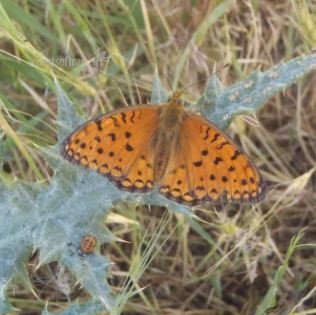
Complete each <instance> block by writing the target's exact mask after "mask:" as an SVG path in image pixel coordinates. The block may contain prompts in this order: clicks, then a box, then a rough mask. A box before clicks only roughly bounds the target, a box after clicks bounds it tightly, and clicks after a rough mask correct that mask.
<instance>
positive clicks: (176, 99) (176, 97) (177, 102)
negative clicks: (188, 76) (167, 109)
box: [168, 91, 183, 107]
mask: <svg viewBox="0 0 316 315" xmlns="http://www.w3.org/2000/svg"><path fill="white" fill-rule="evenodd" d="M181 95H182V92H181V91H176V92H174V93H173V95H172V97H171V98H170V100H169V102H168V103H169V104H170V105H173V106H175V107H177V106H181V107H182V105H183V104H182V101H181Z"/></svg>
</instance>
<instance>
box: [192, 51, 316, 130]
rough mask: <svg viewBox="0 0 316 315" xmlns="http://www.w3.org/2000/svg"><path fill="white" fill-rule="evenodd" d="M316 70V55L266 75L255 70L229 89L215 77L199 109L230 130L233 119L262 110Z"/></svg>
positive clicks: (297, 59)
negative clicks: (263, 106)
mask: <svg viewBox="0 0 316 315" xmlns="http://www.w3.org/2000/svg"><path fill="white" fill-rule="evenodd" d="M314 69H316V54H313V55H308V56H304V57H298V58H295V59H293V60H291V61H289V62H287V63H280V64H279V65H276V66H274V67H272V68H271V69H269V70H267V71H265V72H261V71H255V72H253V73H252V74H251V75H249V76H248V77H247V78H246V79H245V80H243V81H241V82H237V83H235V84H233V85H231V86H229V87H227V88H225V89H222V88H221V84H220V82H219V79H218V78H217V77H216V75H213V76H212V77H211V78H210V79H209V81H208V83H207V87H206V90H205V92H204V94H203V96H202V97H201V98H200V99H199V100H198V101H197V103H196V105H195V106H196V107H197V108H198V109H200V110H201V112H202V114H203V115H205V117H207V118H208V119H209V120H210V121H212V122H214V123H215V124H216V125H217V126H219V127H220V128H226V127H228V125H229V123H230V121H231V119H232V118H233V116H236V115H239V114H242V113H244V112H249V111H254V110H256V109H258V108H259V107H260V106H261V105H262V104H263V103H264V102H266V101H267V100H268V99H269V98H270V97H271V96H273V95H275V94H276V93H277V92H280V91H282V90H283V89H285V88H286V87H288V86H290V85H291V84H293V83H294V82H295V81H297V80H298V79H299V78H300V77H302V76H303V75H305V74H306V73H308V72H309V71H312V70H314ZM214 103H215V106H214Z"/></svg>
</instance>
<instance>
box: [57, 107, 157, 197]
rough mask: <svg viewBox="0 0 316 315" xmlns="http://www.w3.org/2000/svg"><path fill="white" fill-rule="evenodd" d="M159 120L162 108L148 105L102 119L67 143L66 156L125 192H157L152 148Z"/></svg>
mask: <svg viewBox="0 0 316 315" xmlns="http://www.w3.org/2000/svg"><path fill="white" fill-rule="evenodd" d="M158 119H159V113H158V107H156V106H147V105H144V106H142V105H140V106H135V107H131V108H127V109H124V110H121V111H117V112H113V113H111V114H108V115H103V116H100V117H98V118H96V119H94V120H91V121H89V122H88V123H86V124H85V125H83V126H81V127H79V128H78V129H77V130H76V131H75V132H73V133H72V134H71V135H70V136H69V137H68V138H67V139H66V140H65V141H64V144H63V149H62V155H63V156H64V157H65V158H66V159H67V160H69V161H71V162H74V163H77V164H81V165H83V166H85V167H87V168H90V169H94V170H97V171H98V172H99V173H101V174H102V175H105V176H107V177H108V178H109V179H110V180H111V181H112V182H113V183H114V184H115V185H116V186H118V187H120V188H122V189H125V190H130V191H139V192H145V191H148V190H150V189H152V188H153V154H152V152H151V151H150V149H149V145H150V139H151V137H152V134H153V132H154V131H155V129H156V128H157V125H158Z"/></svg>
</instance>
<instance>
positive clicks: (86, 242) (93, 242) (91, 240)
mask: <svg viewBox="0 0 316 315" xmlns="http://www.w3.org/2000/svg"><path fill="white" fill-rule="evenodd" d="M96 246H97V239H96V238H95V236H93V235H91V234H89V235H85V236H84V237H83V238H82V239H81V241H80V253H81V254H82V255H88V254H91V253H92V252H93V251H94V249H95V247H96Z"/></svg>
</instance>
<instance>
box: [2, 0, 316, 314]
mask: <svg viewBox="0 0 316 315" xmlns="http://www.w3.org/2000/svg"><path fill="white" fill-rule="evenodd" d="M58 2H59V1H54V2H53V3H52V5H51V7H50V6H47V7H46V6H44V4H40V2H36V1H31V0H29V1H18V2H17V3H19V4H20V8H22V7H24V9H23V10H24V11H25V12H28V14H29V15H28V17H32V18H33V20H30V19H29V20H28V23H26V22H23V20H22V19H20V20H19V18H18V17H16V16H14V12H9V16H10V17H11V18H12V20H15V23H16V25H17V26H18V27H19V28H21V30H22V32H24V34H25V36H26V38H27V40H28V41H29V43H31V44H32V45H33V47H34V50H36V51H38V52H41V53H42V54H44V55H45V56H47V57H48V58H51V57H53V56H63V55H71V56H78V58H89V56H90V58H91V56H93V50H94V49H96V48H97V47H98V46H99V47H101V48H106V49H107V51H108V52H109V53H110V56H111V58H112V61H111V63H110V64H109V65H108V68H107V70H108V73H109V76H108V77H105V76H104V74H99V75H94V76H91V77H90V78H85V77H84V76H80V75H76V74H73V73H71V74H67V72H69V71H71V70H72V69H69V68H68V69H65V71H62V70H60V69H55V74H56V75H57V76H58V77H59V79H60V81H61V82H63V84H64V87H65V89H66V90H67V91H68V93H69V94H70V95H71V97H72V99H73V100H74V101H75V103H76V104H77V105H78V107H80V108H81V111H84V112H86V113H88V115H89V116H90V115H91V116H93V115H96V114H97V113H99V112H102V111H105V110H109V109H112V108H116V107H120V106H122V104H124V102H126V103H138V102H140V101H145V100H146V99H148V98H149V95H150V86H151V82H152V77H153V73H154V68H155V65H156V64H157V65H158V70H159V72H160V74H161V76H162V79H163V82H164V84H165V86H166V87H167V88H169V89H170V91H171V89H172V88H176V87H182V86H186V85H188V84H191V83H194V82H197V81H199V80H201V79H204V78H207V77H208V76H209V75H210V73H211V72H212V70H213V67H214V65H215V64H216V65H217V69H219V70H218V73H219V77H220V78H221V80H222V81H223V83H224V84H225V85H229V84H232V83H234V82H235V81H237V80H240V79H242V78H243V77H245V76H246V75H248V74H250V73H251V72H252V71H253V70H255V69H258V68H259V67H260V68H261V69H268V68H270V67H271V66H273V65H275V64H277V63H279V62H280V61H282V60H288V59H290V58H293V57H295V56H299V55H303V54H306V53H308V52H309V50H310V49H311V48H312V47H315V46H316V35H315V34H316V32H315V29H316V17H315V12H316V2H315V1H304V0H300V1H299V0H292V1H288V0H283V1H272V0H271V1H268V0H263V1H246V0H245V1H236V2H233V1H231V2H230V1H188V0H185V1H153V2H152V1H140V2H136V1H135V3H136V4H135V8H134V11H132V5H126V2H123V1H106V2H104V1H98V0H95V1H89V2H88V1H76V2H71V1H64V2H63V3H64V4H63V5H62V2H61V3H60V5H61V6H62V7H63V10H61V15H59V14H57V10H58V8H59V7H58V4H57V3H58ZM7 3H8V2H7ZM47 3H48V2H47ZM105 3H106V4H105ZM130 3H132V1H131V2H130ZM192 3H194V4H192ZM217 5H221V6H222V7H220V9H221V10H223V12H225V11H226V12H227V14H224V15H223V16H220V17H219V18H217V17H216V16H215V15H214V8H215V7H216V6H217ZM73 6H74V7H73ZM5 7H6V8H7V9H8V8H9V7H10V5H9V4H7V5H6V6H5ZM43 13H45V14H43ZM312 13H313V15H312ZM58 21H60V22H62V23H61V24H60V23H59V22H58ZM23 23H25V24H26V25H25V24H23ZM74 25H76V27H74ZM78 25H79V26H78ZM83 30H85V32H83ZM45 31H48V32H49V34H51V36H52V38H48V35H47V34H45ZM0 48H1V50H2V55H1V59H0V62H1V63H2V67H1V69H2V70H1V73H0V80H1V81H2V84H1V90H0V92H1V94H2V95H5V97H6V99H7V100H8V102H7V103H6V104H5V105H6V107H5V110H4V111H2V113H3V115H4V117H5V118H6V120H7V122H8V123H9V125H10V126H11V128H12V129H13V130H14V131H13V132H14V134H15V135H16V139H14V138H12V137H11V138H9V139H7V140H6V141H5V145H6V146H7V147H8V148H9V152H11V159H10V160H9V161H7V162H6V163H5V164H4V172H6V173H7V176H18V177H20V178H23V179H25V180H27V181H34V180H39V179H41V178H44V179H49V178H50V176H51V172H50V171H49V170H47V166H46V163H45V161H44V159H43V157H42V156H41V154H40V152H39V151H38V150H36V146H37V145H40V146H42V145H50V144H53V143H54V141H55V140H54V139H55V138H56V136H55V128H54V127H52V126H53V124H52V123H53V122H54V121H55V117H56V99H55V96H54V94H53V93H52V91H51V90H47V89H46V85H45V83H44V81H45V82H48V79H47V76H46V75H45V69H44V68H41V69H39V70H35V69H34V73H30V72H29V70H27V69H26V68H25V69H24V68H23V67H25V65H17V64H16V63H15V62H14V61H15V60H16V58H22V59H23V60H26V61H29V59H28V57H27V55H26V53H25V48H24V50H23V47H22V48H21V46H19V45H18V44H17V43H16V42H14V41H12V40H5V41H2V43H1V44H0ZM4 51H6V52H8V53H9V54H10V56H9V57H8V56H5V54H4ZM33 56H34V54H33ZM5 58H6V59H5ZM7 59H9V62H7ZM227 64H228V65H229V67H224V66H225V65H227ZM42 76H43V77H44V78H45V79H44V80H43V79H42ZM171 82H173V83H172V84H171ZM48 85H49V83H48ZM26 86H27V87H28V88H26ZM315 86H316V77H315V73H312V74H310V75H308V76H306V77H305V78H304V79H302V80H300V82H298V83H297V84H296V85H295V86H293V87H291V88H288V89H287V90H286V91H284V93H282V94H279V95H277V96H275V97H273V98H271V99H270V100H269V102H268V103H267V104H265V106H263V107H262V109H261V110H260V112H258V113H257V120H258V121H259V122H260V125H259V126H257V127H255V126H251V125H249V124H248V123H247V122H246V121H245V120H244V119H242V118H237V119H235V121H234V122H233V124H232V125H231V127H230V129H229V131H228V132H229V133H230V134H231V135H232V136H233V137H234V138H235V139H236V140H238V141H239V142H240V143H241V145H242V147H243V148H244V149H245V151H247V152H248V153H249V154H250V156H251V157H252V158H253V159H254V161H255V163H256V164H257V165H258V167H259V169H260V170H261V171H262V173H263V175H264V177H265V179H266V181H267V183H268V187H269V193H268V195H267V197H266V199H265V201H264V202H262V203H261V204H260V205H258V206H255V207H237V206H227V207H225V208H224V209H220V208H214V207H208V208H207V209H206V208H203V207H199V208H198V209H194V210H193V211H194V212H195V214H196V215H197V217H198V221H197V222H198V224H199V225H200V229H199V228H196V229H194V225H192V222H189V221H187V220H186V219H185V218H184V217H183V216H181V215H179V214H172V212H170V215H169V216H168V221H167V226H166V228H165V231H164V232H163V233H162V235H161V237H160V239H159V241H157V242H156V243H155V245H154V246H155V250H158V249H159V252H158V253H157V256H156V257H155V258H154V261H153V262H152V263H151V264H150V266H149V268H148V269H147V270H145V272H144V274H143V276H142V277H141V279H140V281H139V282H138V287H139V288H144V289H143V290H142V291H140V293H139V294H137V295H135V296H134V297H133V298H132V299H131V300H130V301H129V302H128V303H127V304H126V307H125V310H124V312H123V313H124V314H126V315H127V314H133V315H134V314H166V315H167V314H168V315H178V314H179V315H180V314H186V315H204V314H205V315H212V314H221V315H231V314H255V311H256V307H257V306H258V305H259V304H260V302H261V301H262V299H263V297H264V295H265V294H266V292H267V290H268V289H269V288H270V286H271V284H272V281H273V276H274V275H275V273H276V271H277V269H278V267H279V266H280V265H282V263H283V261H284V259H285V253H286V252H287V249H288V247H289V245H290V241H291V238H292V237H293V236H295V235H297V234H298V233H299V232H300V231H301V230H302V229H304V236H303V238H302V239H301V241H300V243H301V244H302V245H301V246H300V247H299V248H297V249H296V251H295V252H294V254H293V256H292V257H291V260H290V267H289V268H288V269H287V271H286V274H285V278H284V279H283V281H282V283H281V286H280V288H279V290H278V292H277V305H278V308H277V309H275V310H274V311H272V310H271V314H316V298H315V295H314V294H313V290H315V283H316V282H315V245H316V244H315V235H316V209H315V204H316V193H315V190H316V176H315V172H314V171H315V166H316V89H315ZM202 90H203V84H200V85H194V86H191V87H190V88H188V90H187V91H186V98H187V100H192V101H193V100H195V99H197V98H198V96H199V95H200V94H201V92H202ZM123 99H124V101H122V100H123ZM35 115H37V117H38V119H39V120H40V122H39V123H38V122H34V121H33V120H31V117H32V116H33V117H34V116H35ZM7 137H10V134H8V133H7ZM165 211H167V210H166V209H161V208H157V207H151V208H150V209H149V208H148V207H147V206H139V207H134V206H132V205H126V204H119V205H117V207H116V209H113V213H117V214H120V215H121V216H122V218H123V219H122V220H121V221H120V222H117V223H115V222H114V223H113V221H112V222H111V223H110V224H109V226H110V228H111V230H112V232H113V233H114V234H115V235H116V236H117V237H119V238H121V239H124V240H126V241H128V243H123V242H122V243H120V242H117V243H115V244H111V246H107V247H106V248H104V253H105V255H106V256H108V257H109V258H110V260H111V261H113V262H115V265H114V266H113V268H112V276H111V279H110V282H111V284H112V286H113V291H114V292H119V291H120V290H121V285H122V283H123V281H124V279H125V277H126V276H127V274H128V271H129V270H130V266H131V264H132V263H133V261H135V259H139V257H138V258H137V249H138V248H139V246H140V244H141V240H142V238H143V235H144V233H145V230H146V229H148V231H147V232H148V233H147V239H145V240H144V241H143V243H142V246H143V247H144V248H146V244H147V243H148V242H149V241H150V238H151V237H152V236H153V235H154V234H155V231H156V226H157V225H158V224H159V222H160V220H161V217H162V216H163V214H164V212H165ZM127 219H130V220H127ZM114 221H115V220H114ZM135 221H136V222H139V224H131V222H135ZM202 229H203V231H204V232H205V233H206V234H205V235H201V233H199V232H201V231H202ZM161 245H162V247H161V248H160V246H161ZM134 263H135V262H134ZM35 265H36V264H35ZM32 266H33V265H32V264H31V261H30V268H29V269H30V272H31V273H32V272H35V271H34V268H33V267H32ZM50 270H55V269H54V268H51V269H50ZM44 274H45V275H46V277H47V278H49V272H48V271H47V270H46V271H44ZM44 274H41V273H40V275H43V278H42V281H43V285H42V286H40V289H39V288H38V286H37V285H34V287H35V291H37V293H38V290H40V291H41V295H40V301H42V302H43V303H39V302H38V300H37V298H36V297H35V295H34V294H33V293H32V292H31V291H30V290H28V291H27V292H28V293H27V294H25V288H24V289H23V290H22V289H21V290H18V289H16V290H15V292H14V293H13V292H12V295H11V298H12V301H14V302H15V304H16V305H17V306H18V307H19V308H20V309H27V310H28V309H31V310H34V309H40V308H41V307H42V306H43V305H44V301H45V300H46V299H47V298H48V297H49V296H51V294H50V293H49V292H51V291H49V292H45V289H46V288H49V289H50V290H54V289H55V290H56V291H58V290H59V289H58V286H57V285H55V286H54V285H51V284H52V282H50V285H47V284H45V275H44ZM38 277H39V273H38V271H37V275H36V276H34V278H33V279H37V280H38ZM59 291H60V290H59ZM19 292H21V294H19ZM75 292H76V294H70V298H71V299H75V298H76V297H78V295H79V294H81V295H82V293H78V292H79V291H78V290H77V289H76V291H75ZM310 292H311V294H310V295H309V293H310ZM53 296H54V297H53V298H52V299H51V302H49V303H52V305H56V302H57V304H58V303H60V304H59V305H61V304H63V303H65V299H64V300H63V299H60V297H59V295H58V294H55V295H53ZM39 304H40V305H39ZM39 306H40V307H39ZM308 310H309V311H310V312H309V313H307V311H308ZM292 311H293V313H291V312H292ZM304 311H306V312H304ZM34 312H35V311H34ZM273 312H274V313H273ZM23 314H30V313H27V312H25V313H23ZM32 314H35V313H32Z"/></svg>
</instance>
